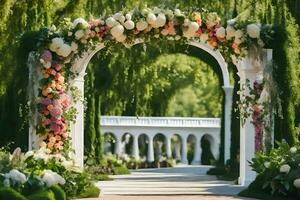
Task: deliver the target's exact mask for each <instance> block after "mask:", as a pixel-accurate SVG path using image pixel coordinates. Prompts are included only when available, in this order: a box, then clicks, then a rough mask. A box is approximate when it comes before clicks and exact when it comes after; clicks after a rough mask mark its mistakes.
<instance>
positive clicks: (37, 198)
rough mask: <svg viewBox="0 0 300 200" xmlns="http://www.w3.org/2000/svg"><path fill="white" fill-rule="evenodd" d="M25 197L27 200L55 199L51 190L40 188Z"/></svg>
mask: <svg viewBox="0 0 300 200" xmlns="http://www.w3.org/2000/svg"><path fill="white" fill-rule="evenodd" d="M27 198H28V200H56V199H55V195H54V193H53V192H52V190H40V191H38V192H36V193H34V194H32V195H29V196H28V197H27Z"/></svg>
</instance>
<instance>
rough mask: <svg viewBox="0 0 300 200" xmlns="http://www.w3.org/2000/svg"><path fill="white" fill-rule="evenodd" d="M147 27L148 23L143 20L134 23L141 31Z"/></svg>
mask: <svg viewBox="0 0 300 200" xmlns="http://www.w3.org/2000/svg"><path fill="white" fill-rule="evenodd" d="M147 27H148V23H147V22H145V21H139V22H138V23H136V28H137V30H139V31H143V30H145V29H146V28H147Z"/></svg>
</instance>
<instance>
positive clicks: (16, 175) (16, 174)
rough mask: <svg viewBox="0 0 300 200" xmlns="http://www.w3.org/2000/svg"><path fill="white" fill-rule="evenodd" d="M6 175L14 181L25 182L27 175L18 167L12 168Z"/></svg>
mask: <svg viewBox="0 0 300 200" xmlns="http://www.w3.org/2000/svg"><path fill="white" fill-rule="evenodd" d="M4 177H5V178H7V179H10V180H11V181H12V182H13V183H22V184H23V183H25V182H26V180H27V179H26V176H25V174H23V173H22V172H20V171H19V170H17V169H12V170H10V171H9V172H8V173H6V174H4Z"/></svg>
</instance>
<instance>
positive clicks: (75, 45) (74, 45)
mask: <svg viewBox="0 0 300 200" xmlns="http://www.w3.org/2000/svg"><path fill="white" fill-rule="evenodd" d="M71 49H72V51H76V50H77V49H78V44H77V43H76V42H72V43H71Z"/></svg>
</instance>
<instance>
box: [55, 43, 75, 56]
mask: <svg viewBox="0 0 300 200" xmlns="http://www.w3.org/2000/svg"><path fill="white" fill-rule="evenodd" d="M71 51H72V50H71V46H70V45H68V44H63V45H62V46H61V47H60V48H59V49H58V50H57V52H56V53H57V54H58V55H59V56H62V57H68V56H69V55H70V53H71Z"/></svg>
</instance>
